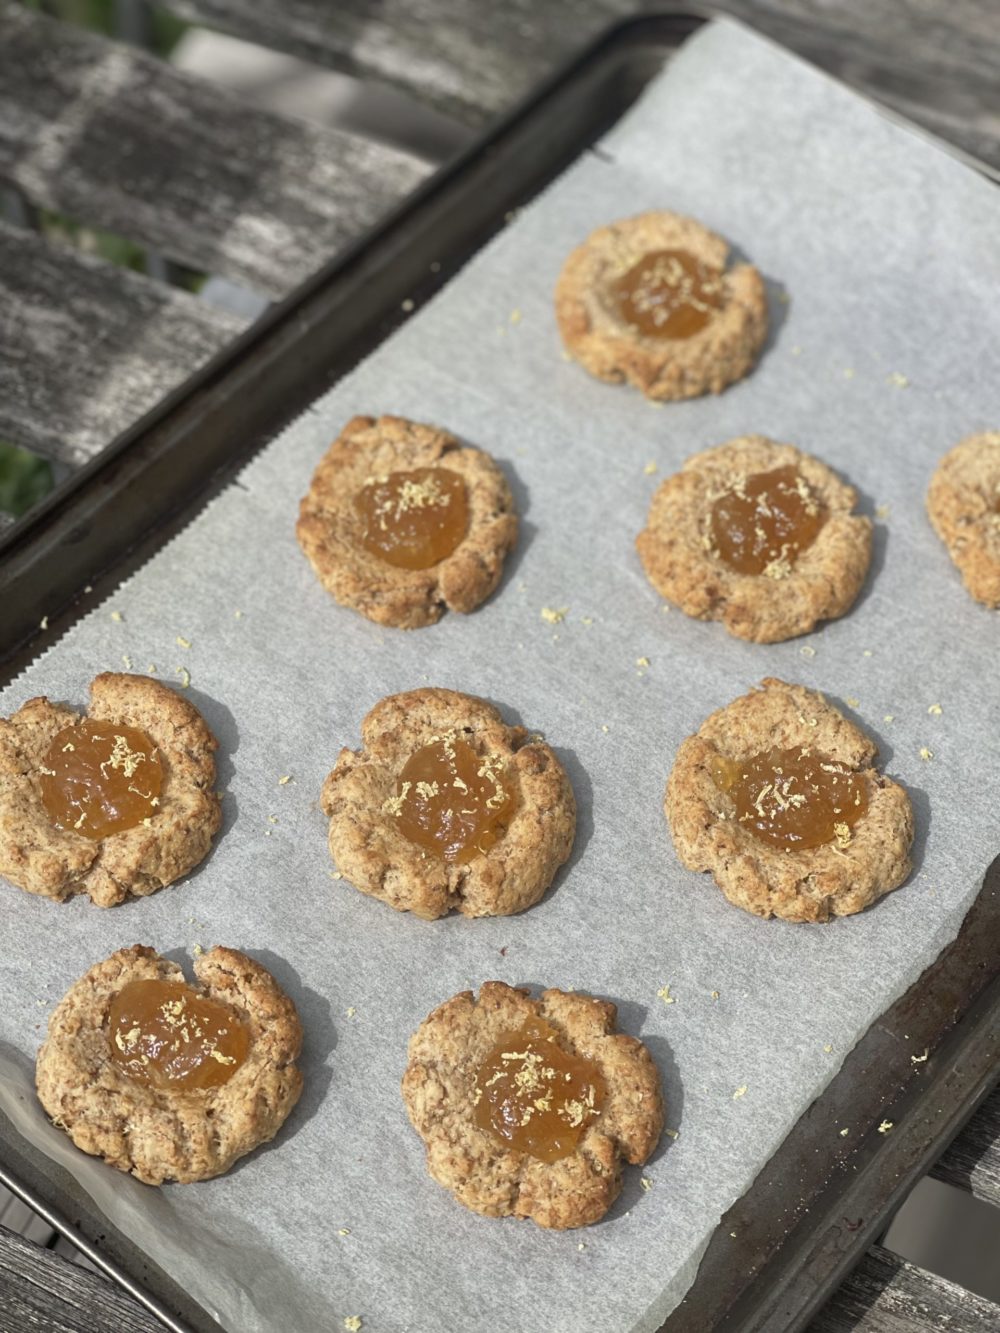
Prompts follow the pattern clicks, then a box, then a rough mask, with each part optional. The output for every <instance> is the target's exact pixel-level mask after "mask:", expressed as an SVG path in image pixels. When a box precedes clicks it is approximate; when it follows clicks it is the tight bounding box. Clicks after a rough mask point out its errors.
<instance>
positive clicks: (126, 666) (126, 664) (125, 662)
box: [122, 653, 132, 671]
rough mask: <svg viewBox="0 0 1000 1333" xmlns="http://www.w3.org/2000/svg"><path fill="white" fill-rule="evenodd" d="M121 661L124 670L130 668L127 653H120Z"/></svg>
mask: <svg viewBox="0 0 1000 1333" xmlns="http://www.w3.org/2000/svg"><path fill="white" fill-rule="evenodd" d="M122 662H123V663H124V666H125V670H126V671H131V670H132V659H131V657H129V655H128V653H122Z"/></svg>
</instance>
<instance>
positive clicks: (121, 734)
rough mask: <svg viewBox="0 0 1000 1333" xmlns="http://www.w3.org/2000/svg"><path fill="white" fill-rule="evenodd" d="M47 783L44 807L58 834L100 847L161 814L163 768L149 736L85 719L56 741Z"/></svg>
mask: <svg viewBox="0 0 1000 1333" xmlns="http://www.w3.org/2000/svg"><path fill="white" fill-rule="evenodd" d="M41 777H42V784H41V785H42V804H43V805H44V806H45V811H46V813H47V814H48V817H49V818H50V819H51V820H52V822H53V824H55V826H56V828H61V829H73V830H74V831H75V832H77V833H82V834H83V836H84V837H85V838H91V839H92V840H93V841H94V842H98V841H100V839H101V838H106V837H107V836H108V835H109V834H110V833H121V832H122V831H123V830H124V829H130V828H135V826H136V825H137V824H141V823H142V822H143V821H144V820H146V819H151V818H152V817H153V815H155V814H156V810H157V807H158V806H159V804H160V790H161V788H162V786H163V765H162V764H161V763H160V756H159V752H158V750H157V748H156V746H155V745H154V744H153V742H152V741H151V740H150V738H149V737H148V736H147V735H146V733H145V732H144V731H139V729H138V728H137V727H124V726H122V725H121V724H120V723H118V722H97V721H92V720H90V719H88V718H85V719H84V720H83V721H82V722H80V723H78V724H77V725H75V726H72V727H66V728H64V729H63V730H62V731H60V732H59V734H58V735H57V736H56V737H55V739H54V740H53V741H52V744H51V745H50V746H49V750H48V754H46V756H45V759H44V761H43V764H42V770H41Z"/></svg>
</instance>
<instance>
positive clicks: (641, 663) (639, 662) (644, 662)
mask: <svg viewBox="0 0 1000 1333" xmlns="http://www.w3.org/2000/svg"><path fill="white" fill-rule="evenodd" d="M635 664H636V666H637V667H648V666H649V658H648V657H637V658H636V659H635Z"/></svg>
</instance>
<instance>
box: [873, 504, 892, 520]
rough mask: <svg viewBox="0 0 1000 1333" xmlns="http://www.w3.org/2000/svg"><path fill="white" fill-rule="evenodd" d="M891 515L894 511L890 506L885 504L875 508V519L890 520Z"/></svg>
mask: <svg viewBox="0 0 1000 1333" xmlns="http://www.w3.org/2000/svg"><path fill="white" fill-rule="evenodd" d="M891 513H892V510H891V509H890V507H889V506H888V505H884V504H883V505H876V506H875V517H876V518H883V519H885V518H888V517H889V515H890V514H891Z"/></svg>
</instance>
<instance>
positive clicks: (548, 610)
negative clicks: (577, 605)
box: [540, 606, 569, 625]
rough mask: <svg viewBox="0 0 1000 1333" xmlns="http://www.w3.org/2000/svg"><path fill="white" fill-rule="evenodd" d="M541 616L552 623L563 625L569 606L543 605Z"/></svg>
mask: <svg viewBox="0 0 1000 1333" xmlns="http://www.w3.org/2000/svg"><path fill="white" fill-rule="evenodd" d="M540 614H541V617H542V619H543V620H545V621H547V622H548V623H549V624H550V625H561V624H562V623H563V621H564V620H565V619H566V617H567V615H568V614H569V607H568V606H543V607H542V610H541V613H540Z"/></svg>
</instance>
